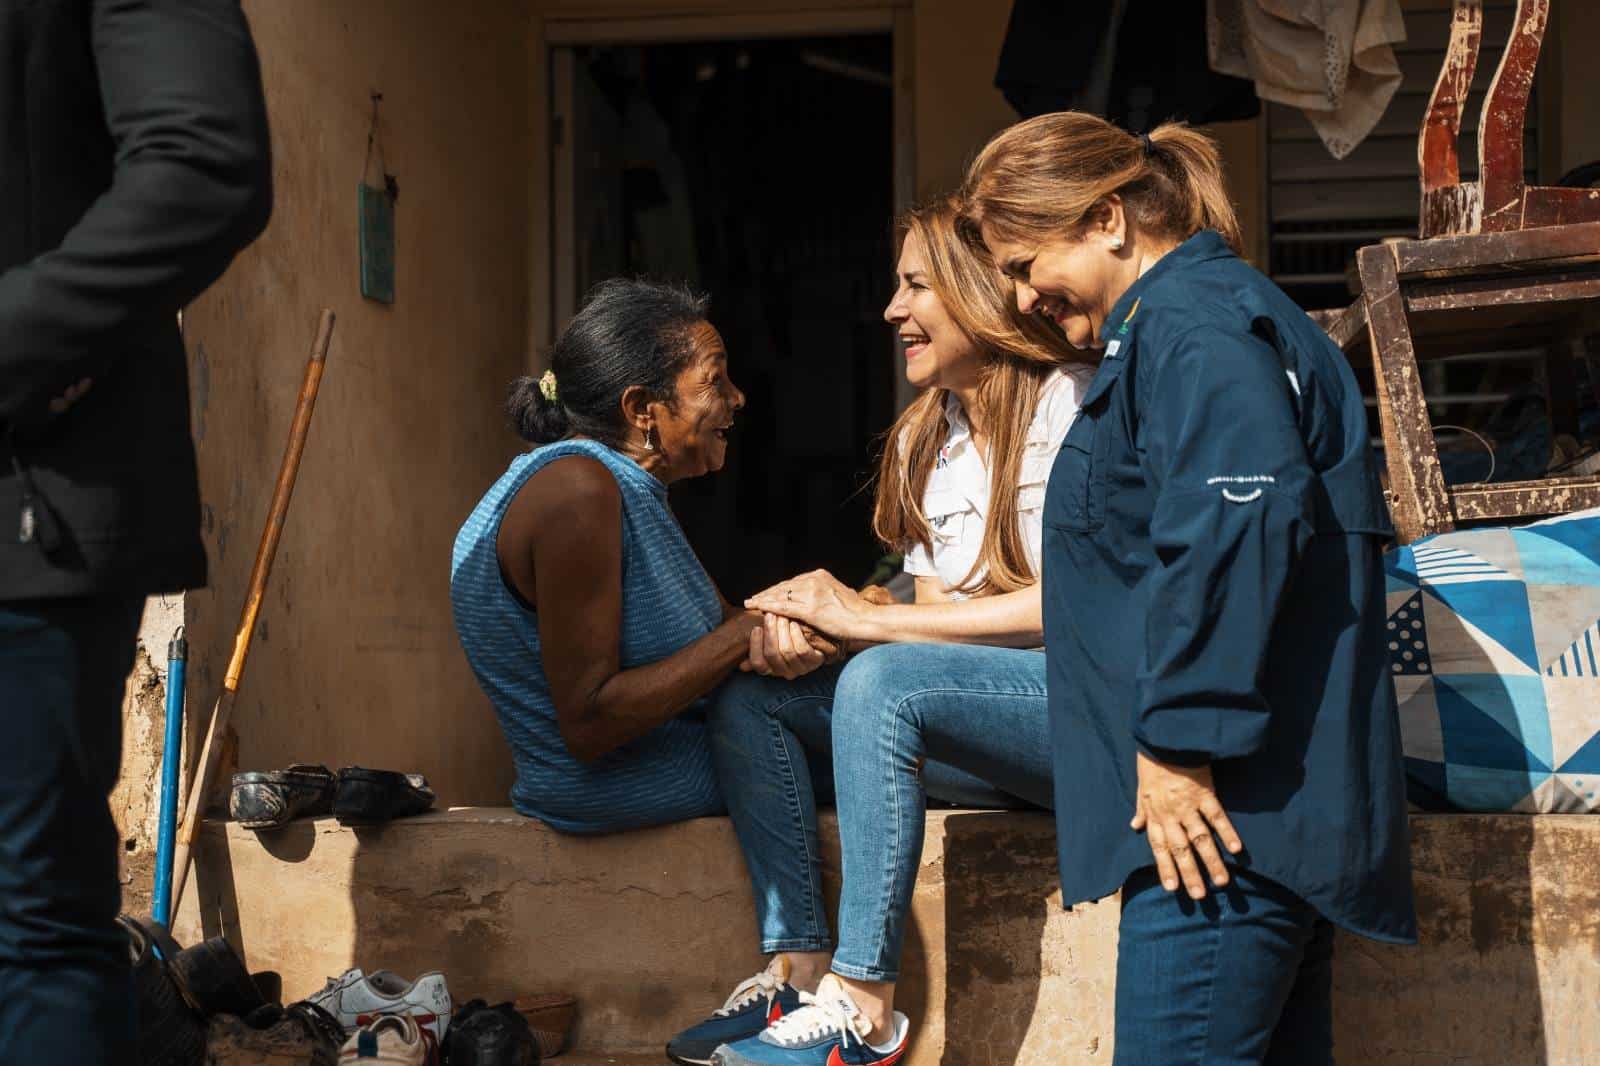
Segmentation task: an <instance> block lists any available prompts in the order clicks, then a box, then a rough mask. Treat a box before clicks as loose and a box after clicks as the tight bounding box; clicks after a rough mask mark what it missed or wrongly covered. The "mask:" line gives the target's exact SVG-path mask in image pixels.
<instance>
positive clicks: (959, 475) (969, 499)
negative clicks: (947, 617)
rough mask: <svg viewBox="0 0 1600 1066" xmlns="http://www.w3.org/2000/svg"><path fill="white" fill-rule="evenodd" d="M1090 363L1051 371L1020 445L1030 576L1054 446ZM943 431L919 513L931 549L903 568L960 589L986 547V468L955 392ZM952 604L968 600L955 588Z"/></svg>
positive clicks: (1020, 513)
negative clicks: (928, 529) (928, 533)
mask: <svg viewBox="0 0 1600 1066" xmlns="http://www.w3.org/2000/svg"><path fill="white" fill-rule="evenodd" d="M1094 373H1095V368H1094V367H1093V366H1089V365H1084V366H1072V367H1065V368H1063V369H1061V370H1059V371H1057V372H1056V373H1055V374H1052V375H1051V376H1050V377H1049V378H1048V379H1047V380H1046V381H1045V383H1044V385H1043V386H1041V387H1040V389H1039V400H1038V405H1037V406H1036V407H1035V408H1034V412H1033V421H1032V422H1031V423H1030V424H1029V426H1028V435H1027V439H1026V440H1025V441H1024V444H1023V452H1022V470H1021V472H1020V474H1019V476H1018V478H1017V523H1018V525H1019V526H1020V528H1021V531H1022V543H1023V549H1024V551H1025V552H1026V553H1027V557H1028V565H1029V566H1030V567H1031V568H1032V569H1033V573H1034V575H1035V576H1037V575H1038V574H1039V542H1040V541H1041V539H1043V536H1044V525H1043V513H1044V491H1045V483H1046V482H1047V481H1048V480H1049V479H1050V464H1051V463H1053V462H1055V458H1056V449H1058V448H1060V447H1061V439H1062V438H1063V437H1065V436H1066V435H1067V430H1068V429H1070V428H1071V427H1072V420H1073V418H1075V417H1076V416H1077V414H1078V398H1079V397H1080V396H1082V395H1083V390H1084V389H1085V388H1087V387H1088V385H1089V382H1090V381H1092V380H1093V379H1094ZM944 418H945V425H946V426H947V427H948V433H947V435H946V436H945V441H944V444H943V445H942V446H941V447H940V449H939V458H938V461H937V462H936V463H935V464H934V468H933V470H932V471H930V472H929V474H928V484H927V487H926V488H925V489H924V490H923V493H922V513H923V514H924V515H925V516H926V517H927V519H928V525H929V526H930V527H931V530H932V533H933V551H932V552H929V551H928V549H926V548H924V547H922V546H921V545H920V544H919V545H917V546H916V547H914V548H912V549H911V550H910V551H909V552H907V553H906V558H905V571H906V573H908V574H910V575H912V576H913V577H937V578H938V579H939V581H940V582H941V583H942V584H943V585H944V587H945V588H946V589H951V590H959V589H960V587H961V586H962V585H964V584H966V583H967V578H968V576H969V575H972V577H973V582H974V583H976V582H977V581H978V580H981V579H982V577H983V573H982V571H979V572H978V573H976V574H973V567H974V566H975V565H976V564H977V562H978V556H979V555H980V554H981V553H982V549H983V530H984V525H985V523H986V522H988V520H989V465H988V462H987V461H986V460H985V457H984V456H983V455H982V454H981V453H980V452H979V451H978V448H977V445H976V444H975V443H974V442H973V439H972V425H971V423H970V422H968V421H967V415H966V412H965V411H964V410H962V408H961V401H960V400H958V399H956V397H955V395H954V394H953V393H952V394H950V395H948V396H946V398H945V405H944ZM953 596H954V598H956V599H966V598H967V597H966V595H965V594H963V593H961V592H960V591H955V592H954V593H953Z"/></svg>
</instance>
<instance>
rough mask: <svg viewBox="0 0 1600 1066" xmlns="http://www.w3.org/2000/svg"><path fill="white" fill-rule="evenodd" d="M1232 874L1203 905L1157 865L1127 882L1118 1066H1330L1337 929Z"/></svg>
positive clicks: (1280, 890)
mask: <svg viewBox="0 0 1600 1066" xmlns="http://www.w3.org/2000/svg"><path fill="white" fill-rule="evenodd" d="M1228 870H1229V873H1230V874H1231V875H1232V880H1231V881H1230V883H1229V884H1228V885H1227V887H1226V888H1223V889H1222V890H1220V891H1218V890H1215V889H1213V890H1212V893H1211V894H1210V895H1208V896H1207V897H1206V898H1205V899H1204V900H1201V901H1200V902H1198V903H1196V902H1195V901H1194V900H1192V899H1190V898H1189V896H1188V894H1187V893H1184V892H1182V891H1179V892H1176V893H1171V892H1167V891H1165V890H1164V889H1163V888H1162V887H1161V882H1160V880H1159V878H1158V877H1157V875H1156V871H1155V867H1153V866H1151V867H1147V868H1145V869H1142V870H1136V871H1134V873H1133V875H1132V876H1130V877H1129V878H1128V881H1127V884H1125V885H1124V886H1123V889H1122V930H1121V935H1120V940H1119V943H1118V945H1117V1021H1116V1033H1117V1039H1116V1056H1115V1058H1116V1063H1115V1066H1151V1064H1155V1063H1160V1064H1161V1066H1332V1063H1333V926H1332V925H1331V924H1330V923H1329V922H1328V920H1327V919H1325V918H1323V917H1322V916H1321V915H1320V914H1318V913H1317V911H1316V909H1315V908H1314V907H1312V906H1311V905H1310V904H1309V903H1306V902H1305V901H1304V900H1302V899H1300V898H1299V897H1298V896H1296V895H1295V894H1294V893H1293V892H1290V891H1289V890H1288V889H1287V888H1284V887H1283V886H1282V885H1280V884H1278V883H1277V882H1275V881H1270V880H1268V879H1267V878H1265V877H1260V876H1258V875H1256V874H1254V873H1252V872H1251V871H1249V870H1246V869H1241V868H1239V867H1237V866H1232V865H1230V866H1229V868H1228Z"/></svg>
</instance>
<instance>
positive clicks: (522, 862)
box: [177, 809, 1600, 1066]
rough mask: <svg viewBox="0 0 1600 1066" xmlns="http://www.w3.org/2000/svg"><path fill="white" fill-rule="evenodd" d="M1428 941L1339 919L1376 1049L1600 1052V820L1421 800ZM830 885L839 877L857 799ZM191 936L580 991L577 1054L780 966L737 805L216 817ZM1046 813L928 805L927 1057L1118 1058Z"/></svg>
mask: <svg viewBox="0 0 1600 1066" xmlns="http://www.w3.org/2000/svg"><path fill="white" fill-rule="evenodd" d="M1411 827H1412V860H1413V865H1414V867H1415V871H1416V874H1415V880H1416V887H1417V905H1418V912H1419V918H1420V928H1421V945H1420V946H1419V947H1414V948H1413V947H1395V946H1389V945H1382V944H1376V943H1373V942H1371V941H1366V940H1361V939H1359V938H1356V937H1353V936H1350V935H1347V934H1340V935H1339V938H1338V943H1337V947H1336V949H1335V959H1334V1027H1335V1044H1336V1051H1337V1054H1338V1059H1339V1061H1340V1062H1346V1063H1358V1064H1361V1066H1440V1064H1445V1063H1448V1064H1450V1066H1580V1064H1592V1063H1595V1062H1600V1012H1597V1011H1596V1010H1595V1009H1594V999H1595V990H1596V988H1600V819H1596V818H1592V817H1589V816H1585V815H1557V816H1545V817H1537V818H1530V817H1527V816H1524V815H1503V816H1453V815H1417V816H1414V817H1413V818H1412V821H1411ZM820 835H821V849H822V862H823V882H824V890H825V892H826V894H827V896H828V898H829V901H830V905H831V904H832V903H834V902H836V901H837V899H838V891H839V865H838V854H839V853H838V835H837V828H836V826H835V824H834V819H833V817H832V816H831V814H830V815H825V816H824V818H823V819H822V825H821V834H820ZM197 854H198V856H199V861H198V866H197V873H196V876H195V878H194V879H193V880H191V882H190V884H191V886H193V887H192V889H191V894H190V896H189V897H188V901H187V903H186V904H185V907H184V910H183V921H182V923H181V924H180V926H179V928H178V930H177V933H178V936H179V939H180V940H182V941H184V942H186V943H187V942H189V941H192V940H194V939H198V938H199V937H200V936H201V934H202V932H203V933H205V935H215V934H216V933H218V932H219V931H226V932H227V933H228V934H229V936H230V938H231V939H232V941H233V943H234V944H235V945H237V946H239V947H240V948H241V949H242V950H243V951H244V952H245V956H246V959H247V961H248V962H249V963H250V965H251V967H252V968H253V969H261V968H264V967H270V968H273V969H278V970H280V971H281V973H282V976H283V985H284V991H285V993H286V994H287V995H290V996H297V995H304V994H306V993H308V992H310V991H313V990H315V989H316V988H320V987H321V985H322V981H323V979H324V978H325V977H326V976H328V975H331V974H337V973H340V972H342V971H343V970H344V969H345V968H346V967H348V966H351V965H358V966H362V967H365V968H366V969H367V970H368V971H369V972H370V971H371V970H372V969H375V968H378V967H389V968H392V969H394V970H395V971H397V972H399V973H401V974H404V975H407V976H411V975H414V974H416V973H418V972H420V971H423V970H429V969H440V970H442V971H443V972H444V973H445V976H446V978H447V980H448V981H449V983H450V988H451V992H452V994H453V995H454V996H455V997H456V998H457V1000H458V1001H461V1000H465V999H466V998H468V997H470V996H486V997H489V998H490V1000H491V1002H492V1001H495V1000H497V999H505V998H510V997H513V996H517V995H527V994H532V993H536V992H543V991H557V990H560V991H566V992H568V993H571V994H573V995H576V996H577V997H578V1001H579V1015H578V1019H579V1020H578V1027H577V1031H576V1033H575V1039H576V1043H577V1046H578V1048H579V1049H580V1050H588V1051H594V1052H598V1051H608V1052H635V1053H643V1052H649V1051H653V1050H656V1049H659V1048H660V1046H661V1045H662V1043H664V1042H665V1041H666V1039H667V1038H668V1037H669V1036H670V1035H671V1034H672V1033H674V1032H676V1031H677V1030H678V1029H679V1028H681V1027H682V1026H685V1025H688V1024H691V1023H692V1022H694V1021H695V1020H697V1019H699V1018H702V1017H704V1015H705V1012H706V1009H707V1007H708V1006H710V1005H715V1004H717V1003H720V1002H721V1001H722V997H724V996H725V995H727V991H728V989H729V988H731V987H733V985H734V984H735V983H736V982H738V981H740V980H742V979H744V978H745V977H748V976H749V975H750V974H751V973H752V972H754V970H755V969H756V968H757V967H758V966H759V965H760V962H759V956H758V955H757V953H756V950H755V948H756V936H755V931H756V929H755V917H754V909H753V905H752V902H751V897H750V889H749V882H748V880H747V878H746V875H745V871H744V863H743V861H742V859H741V858H740V856H739V852H738V848H737V844H736V842H735V840H734V835H733V829H732V826H731V825H730V824H729V822H728V821H727V819H722V818H715V819H713V818H706V819H699V820H696V821H693V822H688V823H685V824H683V825H678V826H671V827H667V828H664V829H654V830H647V831H644V832H639V833H627V834H621V835H617V836H610V837H597V838H578V837H570V836H562V835H561V834H558V833H554V832H552V831H551V830H549V829H548V828H546V827H544V826H543V825H541V824H540V823H538V822H535V821H533V820H530V819H525V818H521V817H518V816H517V815H515V814H513V813H512V812H510V811H509V810H505V809H501V810H470V811H452V812H449V813H440V814H430V815H425V816H423V817H422V818H418V819H413V820H409V821H404V822H398V823H395V824H392V825H390V826H387V827H385V828H383V829H381V830H360V831H355V832H352V831H350V830H345V829H340V828H339V827H338V826H337V825H335V824H333V823H332V822H331V821H320V822H315V823H313V822H310V821H301V822H296V823H294V824H293V825H291V826H289V827H288V828H286V829H284V830H281V831H279V832H277V833H272V834H263V835H262V836H260V837H256V836H253V835H252V834H250V833H249V832H248V831H245V830H242V829H239V828H238V827H236V826H210V827H208V828H207V830H206V833H205V835H204V837H203V838H202V844H201V846H200V849H199V851H198V852H197ZM1058 884H1059V883H1058V879H1057V877H1056V870H1055V827H1054V823H1053V821H1052V819H1051V818H1050V817H1049V816H1048V815H1045V814H1037V813H993V812H990V813H980V812H952V811H934V812H930V814H929V818H928V826H927V835H926V838H925V844H924V848H923V853H922V861H921V867H920V869H919V871H918V876H917V889H916V895H915V897H914V899H913V902H912V914H911V919H910V923H909V926H908V932H907V938H906V948H905V953H904V959H903V971H902V975H901V976H902V980H901V984H900V988H899V993H898V997H897V998H898V1002H897V1003H896V1006H897V1007H898V1008H899V1009H901V1010H903V1011H905V1012H906V1013H907V1015H908V1016H909V1017H910V1018H911V1019H912V1022H913V1030H912V1033H913V1044H912V1048H911V1053H910V1054H909V1055H908V1056H907V1058H906V1063H907V1064H908V1066H933V1064H935V1063H941V1062H942V1063H948V1064H953V1066H968V1064H973V1066H976V1064H1000V1063H1006V1064H1010V1063H1016V1064H1018V1066H1095V1064H1104V1063H1106V1062H1109V1061H1110V1060H1111V1055H1112V1046H1111V1045H1112V1035H1113V1024H1112V1022H1113V1004H1114V990H1115V975H1116V938H1117V920H1118V907H1117V904H1116V900H1115V898H1114V897H1113V898H1110V899H1107V900H1102V901H1101V902H1099V903H1097V904H1093V905H1088V906H1083V907H1077V908H1074V909H1073V910H1072V911H1071V912H1064V911H1062V910H1061V908H1060V898H1061V897H1060V892H1059V887H1058Z"/></svg>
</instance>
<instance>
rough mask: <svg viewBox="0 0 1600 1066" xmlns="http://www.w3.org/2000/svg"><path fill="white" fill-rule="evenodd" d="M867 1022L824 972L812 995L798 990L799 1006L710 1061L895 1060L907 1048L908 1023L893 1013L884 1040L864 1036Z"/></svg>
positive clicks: (859, 1065)
mask: <svg viewBox="0 0 1600 1066" xmlns="http://www.w3.org/2000/svg"><path fill="white" fill-rule="evenodd" d="M871 1028H872V1027H871V1026H870V1025H869V1024H868V1023H867V1020H866V1018H864V1017H863V1016H862V1015H861V1012H860V1011H859V1010H858V1009H857V1008H856V1005H855V1002H854V1001H853V1000H852V999H851V998H850V993H849V992H848V991H847V990H846V989H845V987H844V984H843V983H842V982H840V980H839V979H838V978H837V977H835V976H834V975H833V974H828V975H827V976H826V977H824V978H823V979H822V983H821V984H820V985H818V986H817V992H816V995H812V994H810V993H808V992H802V993H800V1008H799V1009H798V1010H795V1011H792V1012H790V1013H788V1014H785V1015H784V1016H783V1017H782V1018H779V1019H778V1020H777V1021H776V1022H774V1023H772V1025H770V1026H768V1027H767V1030H766V1031H765V1032H763V1033H761V1034H760V1035H759V1036H753V1037H749V1038H748V1039H745V1040H740V1041H738V1042H736V1043H731V1044H724V1045H723V1046H722V1047H719V1048H717V1049H716V1051H714V1052H712V1054H711V1066H894V1064H895V1063H897V1062H899V1061H900V1059H901V1058H902V1057H904V1055H905V1053H906V1044H907V1037H908V1036H909V1035H910V1032H911V1023H910V1022H908V1021H907V1020H906V1016H905V1015H904V1014H901V1013H900V1012H899V1011H895V1013H894V1035H893V1037H892V1038H891V1039H890V1040H889V1041H888V1043H886V1044H881V1045H875V1044H869V1043H868V1042H867V1034H868V1033H869V1032H871Z"/></svg>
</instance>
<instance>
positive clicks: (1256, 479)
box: [1206, 474, 1278, 503]
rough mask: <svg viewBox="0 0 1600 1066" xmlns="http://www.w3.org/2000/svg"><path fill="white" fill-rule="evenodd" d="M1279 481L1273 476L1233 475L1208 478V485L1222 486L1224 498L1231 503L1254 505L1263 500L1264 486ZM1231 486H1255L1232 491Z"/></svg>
mask: <svg viewBox="0 0 1600 1066" xmlns="http://www.w3.org/2000/svg"><path fill="white" fill-rule="evenodd" d="M1277 483H1278V479H1277V478H1275V477H1273V476H1272V475H1271V474H1247V475H1242V476H1241V475H1232V476H1228V477H1210V478H1206V484H1207V485H1221V486H1222V498H1223V499H1224V500H1227V501H1228V502H1230V503H1253V502H1255V501H1256V500H1259V499H1261V493H1262V489H1261V486H1262V485H1276V484H1277ZM1231 485H1254V486H1256V487H1255V488H1253V489H1238V490H1235V489H1232V488H1230V487H1229V486H1231Z"/></svg>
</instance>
